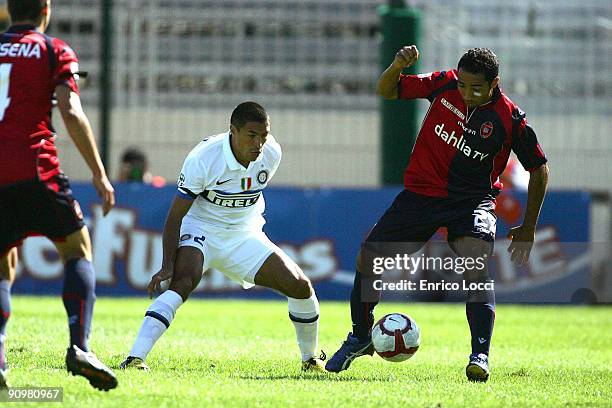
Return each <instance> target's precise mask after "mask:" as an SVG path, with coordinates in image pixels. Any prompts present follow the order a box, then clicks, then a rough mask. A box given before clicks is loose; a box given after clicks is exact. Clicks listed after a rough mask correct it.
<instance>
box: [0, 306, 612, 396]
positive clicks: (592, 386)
mask: <svg viewBox="0 0 612 408" xmlns="http://www.w3.org/2000/svg"><path fill="white" fill-rule="evenodd" d="M149 303H150V301H149V300H147V299H109V298H101V299H98V301H97V304H96V311H95V319H94V328H93V336H92V339H91V346H92V349H93V350H94V351H95V352H96V353H97V354H98V357H100V359H102V360H103V361H105V362H106V363H107V364H108V365H109V366H111V367H113V368H115V369H116V368H117V366H118V365H119V363H120V362H121V361H122V360H123V358H124V357H125V355H126V353H127V352H128V351H129V349H130V347H131V344H132V341H133V339H134V337H135V335H136V333H137V331H138V328H139V326H140V323H141V321H142V317H143V314H144V311H145V310H146V308H147V306H148V305H149ZM464 310H465V309H464V306H463V305H459V304H457V305H448V304H446V305H440V304H438V305H423V304H397V303H395V304H385V303H382V304H381V305H380V306H379V307H378V309H377V316H382V314H383V313H388V312H395V311H397V312H404V313H408V314H410V315H411V316H412V317H413V318H414V319H415V320H416V321H417V322H418V323H419V325H420V327H421V333H422V344H421V348H420V349H419V351H418V352H417V354H416V355H415V356H414V357H413V358H412V359H411V360H408V361H407V362H403V363H389V362H385V361H384V360H382V359H381V358H380V357H377V356H374V357H372V358H371V357H362V358H359V359H357V360H356V361H355V362H354V363H353V365H352V366H351V368H350V370H348V371H346V372H343V373H341V374H339V375H337V374H321V375H302V374H301V373H300V363H299V360H300V358H299V353H298V348H297V344H296V341H295V334H294V331H293V325H292V324H291V322H290V321H289V319H288V317H287V308H286V303H285V302H283V301H267V302H255V301H248V302H247V301H224V300H206V301H203V300H195V299H194V300H190V301H189V302H187V303H186V304H185V305H184V306H183V307H182V308H181V309H180V310H179V312H178V314H177V317H176V319H175V320H174V322H173V323H172V326H171V328H170V330H168V331H167V332H166V334H165V335H164V337H162V339H161V340H160V341H159V342H158V343H157V345H156V347H155V348H154V349H153V351H152V352H151V354H150V355H149V358H148V363H149V365H150V366H151V370H152V371H151V372H149V373H146V372H138V371H127V372H121V371H119V370H118V369H116V370H115V371H116V373H117V374H118V378H119V387H118V388H117V389H115V390H112V391H110V392H109V393H103V392H99V391H97V390H94V389H93V388H91V387H90V386H89V384H88V383H87V381H86V380H85V379H83V378H81V377H72V376H69V375H68V374H67V373H66V371H65V368H64V361H63V359H64V353H65V348H66V343H67V330H66V319H65V315H64V310H63V305H62V302H61V300H60V298H59V297H55V298H47V297H45V298H34V297H24V296H15V297H14V298H13V313H12V317H11V320H10V322H9V328H8V329H9V332H8V334H9V338H8V341H7V348H8V361H9V365H10V367H11V371H10V377H9V379H10V382H11V385H12V386H15V387H23V386H47V387H55V386H62V387H64V406H80V407H83V406H88V407H106V406H108V407H118V406H121V407H129V406H141V407H174V406H176V407H187V406H197V407H203V406H225V407H267V406H274V407H287V406H295V407H334V406H347V407H365V406H379V407H384V406H388V407H397V406H404V407H466V406H474V407H480V406H489V407H500V406H508V407H519V406H529V407H537V406H548V407H565V406H582V407H585V406H601V407H604V406H608V407H609V406H612V367H611V363H612V347H611V345H612V309H611V308H610V307H598V308H588V307H560V306H542V307H535V306H503V305H502V306H498V308H497V320H496V328H495V333H494V337H493V347H492V352H491V367H492V374H491V378H490V380H489V382H488V383H486V384H473V383H469V382H467V380H466V379H465V374H464V369H465V365H466V362H467V355H468V353H469V334H468V327H467V323H466V320H465V311H464ZM349 327H350V320H349V307H348V303H346V304H345V303H328V302H324V303H322V305H321V326H320V348H322V349H323V350H325V351H326V352H327V354H328V355H331V354H332V353H333V352H334V351H335V350H336V349H337V348H338V346H339V345H340V342H341V340H343V338H344V337H345V336H346V333H347V332H348V330H349ZM43 405H44V404H41V403H36V404H35V406H43ZM47 405H49V406H55V407H57V406H58V404H47Z"/></svg>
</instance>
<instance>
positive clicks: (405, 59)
mask: <svg viewBox="0 0 612 408" xmlns="http://www.w3.org/2000/svg"><path fill="white" fill-rule="evenodd" d="M418 60H419V50H418V48H417V47H416V45H407V46H405V47H402V48H401V49H400V50H399V51H398V52H397V54H395V59H394V60H393V65H395V67H396V68H401V69H404V68H406V67H410V66H412V65H414V64H416V62H417V61H418Z"/></svg>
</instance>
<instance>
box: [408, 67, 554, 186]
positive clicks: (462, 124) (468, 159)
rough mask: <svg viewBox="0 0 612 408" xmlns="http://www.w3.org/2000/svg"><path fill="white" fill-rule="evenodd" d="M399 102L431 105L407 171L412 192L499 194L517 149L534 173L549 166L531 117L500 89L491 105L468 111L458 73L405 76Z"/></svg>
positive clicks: (453, 71)
mask: <svg viewBox="0 0 612 408" xmlns="http://www.w3.org/2000/svg"><path fill="white" fill-rule="evenodd" d="M398 97H399V98H400V99H414V98H426V99H428V100H429V101H430V103H431V106H430V107H429V111H428V112H427V115H426V116H425V119H424V120H423V124H422V126H421V130H420V131H419V134H418V136H417V140H416V143H415V145H414V149H413V151H412V155H411V157H410V163H409V164H408V167H407V168H406V171H405V172H404V186H405V188H406V189H408V190H410V191H413V192H415V193H418V194H423V195H427V196H433V197H447V196H449V195H452V194H455V193H458V194H474V195H478V194H482V193H485V194H487V193H491V194H494V195H496V194H498V193H499V191H500V189H501V188H502V185H501V183H500V182H499V179H498V177H499V175H500V174H501V173H502V172H503V170H504V168H505V167H506V163H507V162H508V156H509V155H510V151H511V150H512V151H514V153H515V154H516V156H517V158H518V159H519V161H520V162H521V164H522V165H523V167H524V168H525V169H526V170H528V171H531V170H535V169H537V168H538V167H540V166H541V165H542V164H544V163H546V157H545V155H544V152H543V151H542V149H541V148H540V145H539V144H538V140H537V138H536V134H535V132H534V131H533V129H532V128H531V126H530V125H529V124H528V123H527V120H526V119H525V113H524V112H523V111H522V110H521V109H519V108H518V106H516V105H515V104H514V103H513V102H512V101H511V100H510V99H509V98H508V97H507V96H506V95H504V93H503V92H501V90H500V89H499V88H496V89H495V90H494V94H493V98H492V100H491V101H489V102H488V103H487V104H485V105H481V106H479V107H477V108H473V109H470V110H469V111H468V109H467V105H466V104H465V103H464V102H463V98H462V97H461V95H460V94H459V90H458V87H457V70H451V71H443V72H434V73H431V74H425V75H401V77H400V81H399V83H398Z"/></svg>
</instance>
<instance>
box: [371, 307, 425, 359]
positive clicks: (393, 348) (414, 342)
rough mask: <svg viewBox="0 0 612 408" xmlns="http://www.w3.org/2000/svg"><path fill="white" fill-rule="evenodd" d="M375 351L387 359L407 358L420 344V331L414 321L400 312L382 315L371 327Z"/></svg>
mask: <svg viewBox="0 0 612 408" xmlns="http://www.w3.org/2000/svg"><path fill="white" fill-rule="evenodd" d="M372 343H373V344H374V350H376V353H377V354H378V355H379V356H381V357H382V358H384V359H385V360H387V361H393V362H396V363H397V362H400V361H405V360H408V359H409V358H410V357H412V356H413V355H414V353H416V351H417V350H418V348H419V344H421V332H420V330H419V326H417V324H416V322H415V321H414V320H413V319H411V318H410V316H406V315H405V314H402V313H391V314H388V315H385V316H383V318H382V319H380V320H379V321H377V322H376V324H375V325H374V328H373V329H372Z"/></svg>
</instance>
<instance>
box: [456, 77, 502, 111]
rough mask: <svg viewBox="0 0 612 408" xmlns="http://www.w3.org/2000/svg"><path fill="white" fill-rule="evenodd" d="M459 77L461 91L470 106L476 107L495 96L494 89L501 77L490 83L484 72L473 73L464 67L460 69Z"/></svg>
mask: <svg viewBox="0 0 612 408" xmlns="http://www.w3.org/2000/svg"><path fill="white" fill-rule="evenodd" d="M457 77H458V80H459V84H458V86H459V93H460V94H461V97H462V98H463V101H464V102H465V104H466V105H467V106H468V108H475V107H476V106H479V105H482V104H485V103H487V102H489V100H491V97H492V96H493V90H494V89H495V87H496V86H497V83H498V82H499V77H497V78H495V79H493V81H491V83H489V81H487V79H486V78H485V76H484V74H482V73H480V74H472V73H471V72H468V71H464V70H463V69H460V70H459V72H458V74H457Z"/></svg>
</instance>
